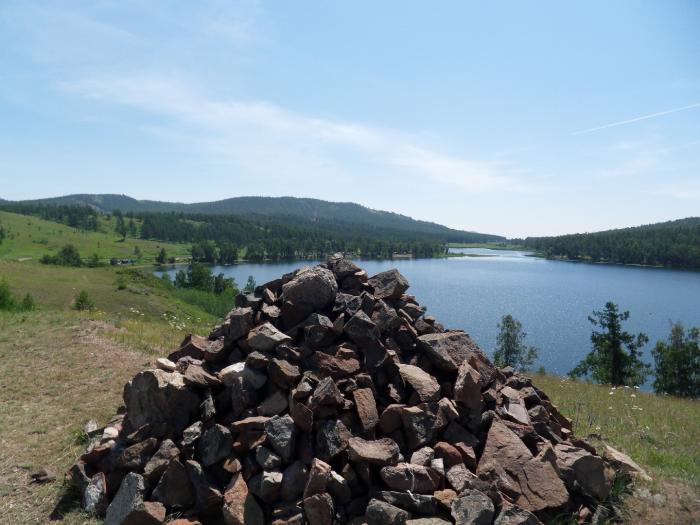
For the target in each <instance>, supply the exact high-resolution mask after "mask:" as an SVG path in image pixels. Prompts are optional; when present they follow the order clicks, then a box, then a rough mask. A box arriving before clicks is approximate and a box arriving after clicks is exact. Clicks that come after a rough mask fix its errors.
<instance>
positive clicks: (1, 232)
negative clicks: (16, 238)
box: [0, 225, 6, 244]
mask: <svg viewBox="0 0 700 525" xmlns="http://www.w3.org/2000/svg"><path fill="white" fill-rule="evenodd" d="M5 235H6V234H5V228H4V227H3V226H2V225H0V244H2V241H4V240H5Z"/></svg>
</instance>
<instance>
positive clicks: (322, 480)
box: [304, 458, 332, 498]
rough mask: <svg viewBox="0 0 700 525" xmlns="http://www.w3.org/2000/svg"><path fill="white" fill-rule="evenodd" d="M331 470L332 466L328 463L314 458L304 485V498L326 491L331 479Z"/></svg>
mask: <svg viewBox="0 0 700 525" xmlns="http://www.w3.org/2000/svg"><path fill="white" fill-rule="evenodd" d="M331 470H332V469H331V466H330V465H329V464H328V463H326V462H325V461H321V460H320V459H318V458H314V460H313V462H312V463H311V469H310V470H309V476H308V479H307V481H306V486H305V487H304V498H308V497H309V496H313V495H314V494H321V493H323V492H325V491H326V487H327V486H328V483H329V482H330V480H331Z"/></svg>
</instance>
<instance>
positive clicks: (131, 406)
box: [124, 369, 201, 436]
mask: <svg viewBox="0 0 700 525" xmlns="http://www.w3.org/2000/svg"><path fill="white" fill-rule="evenodd" d="M200 403H201V399H200V398H199V396H198V395H197V394H196V393H195V391H194V390H192V389H191V388H190V387H188V386H187V385H186V384H185V380H184V377H183V376H182V375H181V374H179V373H177V372H165V371H164V370H158V369H155V370H145V371H143V372H140V373H138V374H136V376H135V377H134V378H133V379H132V380H131V381H129V382H128V383H127V384H126V386H125V387H124V404H125V405H126V420H125V423H126V425H127V426H128V427H129V428H131V429H134V430H135V429H138V428H140V427H142V426H144V425H152V424H157V423H166V424H167V425H168V426H169V428H170V429H171V431H172V434H173V435H174V436H179V435H181V434H182V431H183V430H184V429H185V428H187V427H188V426H189V425H190V423H191V422H192V421H194V420H195V419H196V418H197V416H198V415H199V405H200Z"/></svg>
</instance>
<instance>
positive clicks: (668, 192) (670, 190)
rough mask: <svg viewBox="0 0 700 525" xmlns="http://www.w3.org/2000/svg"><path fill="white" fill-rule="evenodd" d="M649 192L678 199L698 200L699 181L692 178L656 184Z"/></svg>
mask: <svg viewBox="0 0 700 525" xmlns="http://www.w3.org/2000/svg"><path fill="white" fill-rule="evenodd" d="M650 193H651V194H652V195H660V196H663V197H671V198H674V199H679V200H689V201H700V182H699V181H694V180H693V181H684V182H677V183H672V184H664V185H661V186H657V187H656V188H654V190H653V191H652V192H650Z"/></svg>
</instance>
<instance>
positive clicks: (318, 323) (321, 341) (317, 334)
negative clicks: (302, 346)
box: [304, 314, 336, 348]
mask: <svg viewBox="0 0 700 525" xmlns="http://www.w3.org/2000/svg"><path fill="white" fill-rule="evenodd" d="M304 325H305V326H304V342H305V343H306V345H307V346H308V347H309V348H323V347H324V346H328V345H330V344H331V343H332V342H333V341H334V340H335V337H336V335H335V332H334V331H333V323H332V322H331V320H330V319H329V318H328V317H326V316H325V315H321V314H311V315H310V316H309V317H308V318H307V319H306V321H304Z"/></svg>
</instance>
